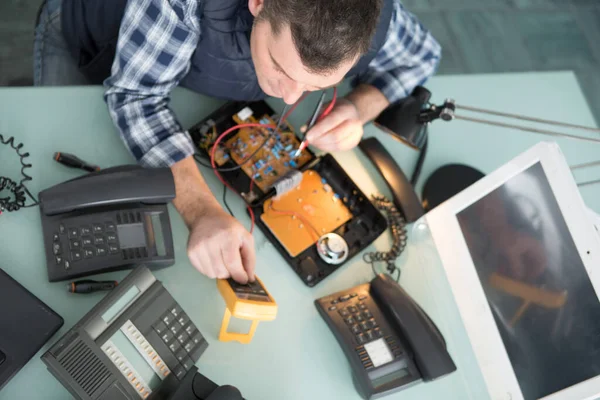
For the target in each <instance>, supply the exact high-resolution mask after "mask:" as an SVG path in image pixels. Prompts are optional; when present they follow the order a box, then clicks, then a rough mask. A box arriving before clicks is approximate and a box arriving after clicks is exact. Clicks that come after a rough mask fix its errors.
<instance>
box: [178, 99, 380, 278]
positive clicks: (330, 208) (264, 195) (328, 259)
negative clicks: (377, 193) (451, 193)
mask: <svg viewBox="0 0 600 400" xmlns="http://www.w3.org/2000/svg"><path fill="white" fill-rule="evenodd" d="M278 119H279V118H278V116H277V115H276V113H275V112H274V110H273V109H272V108H271V107H270V106H269V105H268V104H267V103H266V102H264V101H259V102H231V103H226V104H225V105H224V106H222V107H221V108H219V109H218V110H216V111H215V112H214V113H212V114H211V115H209V116H208V117H206V118H205V119H203V120H202V121H201V122H199V123H198V124H196V125H194V126H193V127H192V128H191V129H190V130H189V132H190V134H191V136H192V139H193V140H194V142H195V144H196V146H197V147H198V148H199V149H200V151H201V152H202V153H204V154H205V155H208V154H210V153H211V151H210V149H211V143H212V142H214V140H212V141H211V139H214V137H215V136H216V133H217V132H218V133H223V132H225V131H226V130H227V129H230V128H231V127H233V126H235V125H236V124H239V123H248V122H250V123H257V122H260V123H270V124H272V125H275V124H276V123H277V122H276V121H277V120H278ZM280 131H281V134H280V135H279V136H278V135H277V134H275V133H267V132H263V133H262V135H263V136H262V137H261V138H256V137H253V135H257V133H256V132H253V131H249V130H245V131H242V132H241V133H240V134H239V135H241V138H242V139H243V140H242V143H241V144H240V143H239V140H238V139H239V137H236V136H235V135H234V134H232V136H231V138H230V139H228V141H227V142H228V145H227V146H229V147H227V148H224V149H219V150H218V151H221V150H226V151H222V152H221V153H220V155H219V159H220V161H221V164H218V165H217V166H218V167H219V168H220V169H222V170H221V171H220V172H219V173H220V174H221V176H222V177H223V178H224V179H225V180H226V181H227V182H228V184H229V185H230V186H231V187H232V188H233V189H234V190H236V191H237V192H238V193H240V194H241V195H242V197H244V199H245V200H246V202H247V203H248V204H249V205H250V206H251V207H252V208H253V210H254V214H255V216H256V225H257V226H258V227H259V228H260V229H261V231H262V232H263V233H264V234H265V235H266V236H267V238H268V239H269V240H270V241H271V242H272V243H273V244H274V245H275V247H276V248H277V250H278V251H279V252H280V253H281V255H282V256H283V257H284V258H285V260H286V261H287V262H288V263H289V264H290V265H291V266H292V268H293V270H294V271H295V272H296V274H297V275H298V276H299V277H300V278H301V279H302V281H303V282H304V283H305V284H306V285H308V286H314V285H316V284H317V283H319V282H320V281H322V280H323V279H325V278H326V277H327V276H329V275H330V274H332V273H333V272H334V271H336V270H337V269H338V268H340V267H341V266H342V265H343V264H344V263H345V262H346V261H348V260H350V259H351V258H352V257H354V256H355V255H356V254H358V253H359V252H360V251H362V250H363V249H365V248H366V247H367V246H369V245H370V244H371V243H372V242H373V241H374V240H375V239H377V238H378V237H379V236H380V235H381V234H382V233H383V232H384V231H385V230H386V229H387V227H388V225H387V221H386V219H385V217H384V216H383V215H382V213H381V212H380V211H379V210H378V209H377V208H376V207H375V206H374V205H373V203H372V202H371V201H370V200H369V198H368V197H367V196H365V195H364V193H363V192H362V191H361V190H360V188H359V187H358V186H357V185H356V184H355V183H354V182H353V180H352V179H351V178H350V176H349V175H348V174H347V173H346V171H344V169H343V168H342V167H341V166H340V165H339V163H338V162H337V161H336V160H335V158H334V157H333V156H332V155H330V154H325V155H322V156H319V157H317V156H315V155H314V154H313V153H312V152H310V150H308V149H306V150H303V151H302V154H301V155H300V156H299V157H296V156H295V154H296V151H297V149H298V146H299V145H300V142H301V141H300V139H298V138H297V136H296V135H295V133H294V131H293V128H292V127H291V126H290V125H289V124H287V123H286V122H283V123H282V124H281V129H280ZM269 134H271V135H273V137H274V139H273V140H274V141H275V144H272V145H271V147H269V151H268V152H265V153H262V155H260V157H262V159H263V160H265V163H266V164H262V163H260V162H257V163H253V162H248V163H247V164H248V165H246V163H243V165H242V166H243V168H239V167H240V166H239V165H238V164H236V163H235V162H234V161H232V159H233V158H239V159H241V160H244V159H246V158H252V157H251V155H252V154H253V153H254V152H256V151H257V150H256V149H257V146H258V145H260V144H261V143H263V141H264V140H265V137H267V136H265V135H269ZM246 142H247V143H246ZM245 144H247V146H245ZM227 151H229V154H231V155H228V153H227ZM236 152H237V153H236ZM241 153H245V154H247V155H244V154H241ZM277 157H281V159H278V158H277ZM283 160H286V161H283ZM292 162H293V163H292ZM256 164H259V165H256ZM236 165H237V166H238V168H237V169H233V168H236ZM254 166H256V168H255V167H254ZM269 168H271V170H270V171H271V173H273V172H274V173H276V174H277V176H279V177H285V175H284V174H285V173H286V172H289V171H290V170H294V171H300V172H301V173H302V174H303V175H304V177H303V178H302V179H301V184H300V185H299V186H297V187H296V188H295V189H294V190H292V191H290V192H287V193H285V194H283V195H281V196H278V194H277V193H276V184H275V182H276V179H275V178H274V177H273V176H271V175H270V174H271V173H267V171H269ZM249 174H250V175H249ZM252 174H259V175H260V176H261V181H258V180H257V178H255V177H256V176H257V175H252ZM250 176H253V178H255V179H254V180H255V184H254V185H252V184H251V179H250ZM307 176H308V178H307ZM265 182H273V184H272V185H263V189H261V188H260V187H259V185H261V184H264V183H265ZM288 195H289V196H288ZM271 207H272V208H271ZM278 207H279V208H282V207H283V208H284V209H285V211H286V212H287V214H288V217H289V220H285V219H284V218H279V219H278V218H276V217H277V216H280V215H282V214H281V213H280V211H281V210H279V209H278ZM284 214H285V212H284ZM294 216H295V217H297V218H298V219H297V220H296V219H295V217H294ZM292 218H294V219H293V220H292ZM279 222H281V223H279ZM298 222H299V223H298ZM311 226H316V228H317V229H315V228H314V227H311Z"/></svg>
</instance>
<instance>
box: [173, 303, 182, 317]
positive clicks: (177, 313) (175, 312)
mask: <svg viewBox="0 0 600 400" xmlns="http://www.w3.org/2000/svg"><path fill="white" fill-rule="evenodd" d="M180 313H181V308H179V306H174V307H172V308H171V314H173V316H174V317H175V318H177V317H179V314H180Z"/></svg>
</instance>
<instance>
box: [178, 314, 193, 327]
mask: <svg viewBox="0 0 600 400" xmlns="http://www.w3.org/2000/svg"><path fill="white" fill-rule="evenodd" d="M177 321H179V323H180V324H181V325H186V324H187V323H188V322H190V318H189V317H188V316H187V314H186V313H184V312H182V313H181V314H180V315H179V318H178V319H177Z"/></svg>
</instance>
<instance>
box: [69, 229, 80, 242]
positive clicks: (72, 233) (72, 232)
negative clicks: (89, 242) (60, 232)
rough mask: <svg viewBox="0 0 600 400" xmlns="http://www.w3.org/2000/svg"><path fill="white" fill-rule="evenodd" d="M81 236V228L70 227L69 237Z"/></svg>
mask: <svg viewBox="0 0 600 400" xmlns="http://www.w3.org/2000/svg"><path fill="white" fill-rule="evenodd" d="M78 237H79V229H77V228H69V239H75V238H78Z"/></svg>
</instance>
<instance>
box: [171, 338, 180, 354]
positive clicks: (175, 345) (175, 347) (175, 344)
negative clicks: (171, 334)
mask: <svg viewBox="0 0 600 400" xmlns="http://www.w3.org/2000/svg"><path fill="white" fill-rule="evenodd" d="M169 349H170V350H171V351H172V352H173V354H176V353H177V352H178V351H179V349H181V345H180V344H179V342H178V341H177V340H173V341H172V342H171V343H170V344H169Z"/></svg>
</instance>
